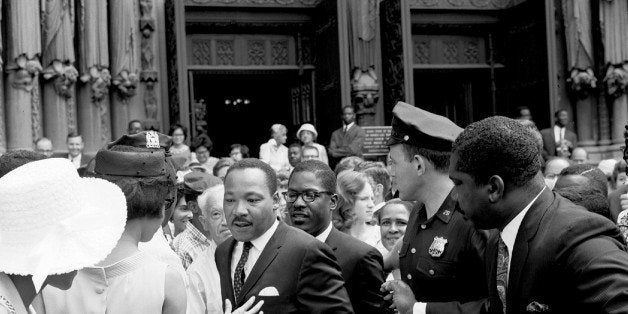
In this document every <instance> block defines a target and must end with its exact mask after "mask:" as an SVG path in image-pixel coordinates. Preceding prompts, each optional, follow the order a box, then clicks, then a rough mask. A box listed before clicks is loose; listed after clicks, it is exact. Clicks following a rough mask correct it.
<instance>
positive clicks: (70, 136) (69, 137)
mask: <svg viewBox="0 0 628 314" xmlns="http://www.w3.org/2000/svg"><path fill="white" fill-rule="evenodd" d="M75 137H80V138H81V140H82V139H83V136H82V135H81V134H79V133H78V132H70V133H68V137H67V139H68V140H69V139H71V138H75Z"/></svg>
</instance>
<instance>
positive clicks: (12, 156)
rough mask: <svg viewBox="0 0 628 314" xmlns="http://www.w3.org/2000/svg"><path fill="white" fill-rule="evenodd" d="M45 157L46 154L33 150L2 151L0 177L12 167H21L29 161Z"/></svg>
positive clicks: (11, 169) (12, 168)
mask: <svg viewBox="0 0 628 314" xmlns="http://www.w3.org/2000/svg"><path fill="white" fill-rule="evenodd" d="M42 159H46V156H45V155H44V154H41V153H37V152H33V151H30V150H23V149H20V150H12V151H8V152H6V153H4V154H3V155H1V156H0V178H2V177H4V175H5V174H7V173H9V172H11V171H13V170H14V169H16V168H18V167H21V166H23V165H25V164H27V163H29V162H31V161H37V160H42Z"/></svg>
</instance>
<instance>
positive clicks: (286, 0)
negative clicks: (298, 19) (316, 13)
mask: <svg viewBox="0 0 628 314" xmlns="http://www.w3.org/2000/svg"><path fill="white" fill-rule="evenodd" d="M319 2H321V0H186V5H241V6H242V5H254V6H292V7H315V6H316V5H318V3H319Z"/></svg>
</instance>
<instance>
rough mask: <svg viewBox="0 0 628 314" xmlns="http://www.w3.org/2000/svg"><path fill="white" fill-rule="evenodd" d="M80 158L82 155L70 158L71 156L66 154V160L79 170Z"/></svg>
mask: <svg viewBox="0 0 628 314" xmlns="http://www.w3.org/2000/svg"><path fill="white" fill-rule="evenodd" d="M81 158H83V154H82V153H81V154H78V156H76V157H72V155H70V154H68V159H69V160H70V161H71V162H72V163H73V164H74V168H76V169H78V168H81Z"/></svg>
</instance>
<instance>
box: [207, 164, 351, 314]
mask: <svg viewBox="0 0 628 314" xmlns="http://www.w3.org/2000/svg"><path fill="white" fill-rule="evenodd" d="M278 201H279V196H278V195H277V177H276V175H275V171H274V170H273V169H272V168H271V167H270V166H269V165H268V164H266V163H264V162H262V161H261V160H258V159H251V158H247V159H243V160H241V161H238V162H237V163H235V164H234V165H233V166H231V167H230V168H229V170H228V172H227V176H226V177H225V197H224V211H225V215H226V218H227V224H228V226H229V229H230V230H231V234H232V235H233V237H232V238H229V239H227V240H226V241H225V242H223V243H222V244H221V245H220V246H219V247H218V248H217V249H216V266H217V267H218V271H219V273H220V286H221V291H222V298H223V300H224V299H228V300H229V301H230V302H231V303H232V304H236V305H235V307H240V306H242V304H244V302H245V301H246V300H248V299H249V298H251V297H253V296H255V297H256V298H257V299H258V300H260V299H261V300H263V301H264V305H263V306H262V309H261V310H262V311H264V312H265V313H353V309H352V307H351V303H350V302H349V297H348V295H347V291H346V289H345V287H344V281H343V279H342V275H341V273H340V267H339V266H338V264H337V263H336V258H335V257H334V253H333V252H332V250H331V249H330V248H329V247H328V246H327V245H325V244H324V243H321V242H320V241H318V240H316V239H315V238H314V237H312V236H310V235H309V234H307V233H305V232H303V231H301V230H299V229H296V228H293V227H290V226H288V225H286V224H285V223H283V222H279V221H277V219H276V215H275V213H274V211H273V205H274V204H275V203H276V202H278Z"/></svg>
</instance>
